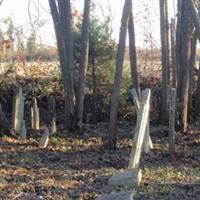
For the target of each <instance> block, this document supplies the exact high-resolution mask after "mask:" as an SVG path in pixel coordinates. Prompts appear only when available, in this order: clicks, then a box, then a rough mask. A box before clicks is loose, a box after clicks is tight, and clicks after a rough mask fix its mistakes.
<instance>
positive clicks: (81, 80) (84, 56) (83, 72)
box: [76, 0, 91, 130]
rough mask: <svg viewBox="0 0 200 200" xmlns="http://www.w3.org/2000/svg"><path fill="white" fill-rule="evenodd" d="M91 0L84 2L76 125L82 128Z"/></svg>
mask: <svg viewBox="0 0 200 200" xmlns="http://www.w3.org/2000/svg"><path fill="white" fill-rule="evenodd" d="M90 2H91V1H90V0H85V4H84V15H83V25H82V38H81V61H80V69H79V79H78V91H77V98H76V126H77V128H78V129H80V130H81V129H82V120H83V108H84V89H85V78H86V72H87V66H88V50H89V26H90V19H89V16H90Z"/></svg>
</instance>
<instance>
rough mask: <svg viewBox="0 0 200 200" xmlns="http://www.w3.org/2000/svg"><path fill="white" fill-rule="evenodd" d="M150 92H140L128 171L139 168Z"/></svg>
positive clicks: (147, 90)
mask: <svg viewBox="0 0 200 200" xmlns="http://www.w3.org/2000/svg"><path fill="white" fill-rule="evenodd" d="M150 95H151V92H150V90H149V89H146V90H144V91H142V102H141V105H140V111H139V115H138V117H137V124H136V129H135V139H134V141H133V145H132V149H131V155H130V160H129V167H128V168H129V169H136V168H138V166H139V162H140V157H141V152H142V146H143V142H144V137H145V133H146V126H147V123H148V115H149V101H150Z"/></svg>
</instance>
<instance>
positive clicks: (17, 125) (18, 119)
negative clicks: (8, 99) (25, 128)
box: [12, 87, 24, 133]
mask: <svg viewBox="0 0 200 200" xmlns="http://www.w3.org/2000/svg"><path fill="white" fill-rule="evenodd" d="M13 104H14V105H13V116H12V123H13V124H12V126H13V130H14V131H15V132H16V133H19V132H20V129H21V126H22V121H23V119H24V95H23V91H22V87H19V89H18V92H17V94H16V96H15V99H14V102H13Z"/></svg>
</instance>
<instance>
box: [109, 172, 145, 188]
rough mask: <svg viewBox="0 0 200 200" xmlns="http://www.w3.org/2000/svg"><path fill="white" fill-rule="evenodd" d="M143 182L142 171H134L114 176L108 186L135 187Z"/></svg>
mask: <svg viewBox="0 0 200 200" xmlns="http://www.w3.org/2000/svg"><path fill="white" fill-rule="evenodd" d="M141 180H142V170H141V169H133V170H131V171H127V172H119V173H118V174H115V175H113V176H112V177H111V178H110V179H109V180H108V185H109V186H113V187H117V186H122V187H123V186H128V187H133V186H137V185H139V184H140V182H141Z"/></svg>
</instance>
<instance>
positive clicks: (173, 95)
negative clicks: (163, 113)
mask: <svg viewBox="0 0 200 200" xmlns="http://www.w3.org/2000/svg"><path fill="white" fill-rule="evenodd" d="M175 120H176V89H175V88H172V89H171V100H170V108H169V150H170V153H171V154H173V153H174V152H175Z"/></svg>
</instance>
